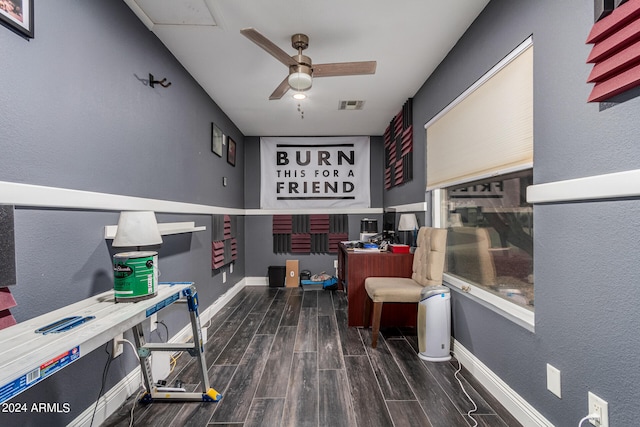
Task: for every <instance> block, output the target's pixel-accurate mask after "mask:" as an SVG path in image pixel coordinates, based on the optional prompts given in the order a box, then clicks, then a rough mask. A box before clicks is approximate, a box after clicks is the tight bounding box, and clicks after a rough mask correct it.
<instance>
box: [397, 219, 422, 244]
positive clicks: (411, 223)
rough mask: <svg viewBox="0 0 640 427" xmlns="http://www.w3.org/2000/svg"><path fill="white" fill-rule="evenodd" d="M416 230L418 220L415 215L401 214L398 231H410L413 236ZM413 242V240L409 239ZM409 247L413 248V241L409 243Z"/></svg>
mask: <svg viewBox="0 0 640 427" xmlns="http://www.w3.org/2000/svg"><path fill="white" fill-rule="evenodd" d="M417 229H418V218H416V214H402V215H400V222H399V223H398V231H411V232H412V234H415V232H416V230H417ZM410 240H413V239H410ZM409 246H413V241H410V242H409Z"/></svg>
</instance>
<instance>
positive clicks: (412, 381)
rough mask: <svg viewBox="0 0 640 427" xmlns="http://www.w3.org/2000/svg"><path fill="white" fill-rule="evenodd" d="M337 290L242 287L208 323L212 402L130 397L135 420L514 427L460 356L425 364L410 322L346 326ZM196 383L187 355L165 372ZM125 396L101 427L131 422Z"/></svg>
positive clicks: (214, 425)
mask: <svg viewBox="0 0 640 427" xmlns="http://www.w3.org/2000/svg"><path fill="white" fill-rule="evenodd" d="M346 309H347V299H346V297H345V295H344V293H343V292H341V291H335V292H331V291H303V290H302V289H299V288H278V289H273V288H266V287H247V288H245V289H243V290H242V291H241V292H240V293H239V294H238V295H237V296H236V297H234V299H233V300H232V301H230V302H229V303H228V304H227V305H226V306H225V307H224V308H222V309H221V310H220V311H219V312H218V313H217V314H216V315H215V316H214V317H213V318H212V320H211V322H210V324H209V327H208V336H209V340H208V342H207V344H206V346H205V347H206V360H207V364H208V367H209V368H208V374H209V381H210V383H211V387H213V388H214V389H216V390H217V391H218V392H220V393H222V394H223V398H222V399H221V400H220V401H219V402H215V403H152V404H149V405H143V404H140V403H138V404H136V407H135V409H134V423H133V425H135V426H154V427H155V426H200V427H205V426H209V427H221V426H236V427H253V426H268V427H278V426H283V427H285V426H286V427H289V426H290V427H304V426H313V427H324V426H331V427H339V426H345V427H352V426H360V427H377V426H380V427H387V426H392V427H409V426H411V427H415V426H433V427H437V426H443V427H452V426H462V427H467V426H474V425H475V422H477V424H478V425H479V426H492V427H496V426H504V427H513V426H520V423H518V421H517V420H515V419H514V418H513V417H512V416H511V415H510V414H509V413H508V412H507V411H506V410H505V409H504V408H502V407H501V405H500V404H499V403H498V402H497V401H496V399H495V398H493V397H492V396H491V395H489V394H488V393H487V391H486V390H484V388H483V387H482V386H481V385H480V384H479V383H478V382H477V380H475V378H473V377H472V376H471V375H470V374H469V373H468V372H467V371H466V370H465V369H463V370H462V372H460V374H459V375H458V376H459V377H461V378H462V383H463V384H464V387H465V389H466V390H467V393H469V395H470V396H471V397H472V398H473V399H474V401H475V403H476V405H477V407H478V410H477V411H476V412H475V413H474V414H473V415H472V417H473V418H474V419H475V421H474V420H472V419H471V418H470V417H469V416H468V415H467V412H468V411H469V410H471V409H472V408H473V405H472V404H471V403H470V402H469V401H468V400H467V398H466V396H465V395H464V393H463V392H462V390H461V389H460V385H459V383H458V381H457V380H456V379H455V378H454V373H455V371H456V369H457V362H455V360H454V361H451V362H440V363H433V362H425V361H423V360H421V359H420V358H419V357H418V356H417V337H416V335H415V331H414V330H408V331H400V330H397V329H393V330H386V331H385V330H383V331H382V332H381V335H382V336H381V337H380V339H379V341H378V347H377V348H376V349H372V348H371V330H370V329H360V328H348V327H347V310H346ZM167 380H168V382H169V385H174V384H175V383H176V381H180V382H182V383H183V384H187V385H188V387H189V388H190V389H194V390H195V389H196V387H197V385H198V383H199V379H198V373H197V367H196V364H195V363H194V359H192V358H191V357H189V355H188V354H184V355H182V356H181V357H179V358H178V360H177V363H176V367H175V369H174V370H173V372H172V373H171V375H170V377H169V378H168V379H167ZM134 401H135V399H134V398H133V397H131V398H130V399H129V400H128V401H127V403H125V405H123V407H122V408H120V409H119V410H118V411H116V413H114V414H113V415H112V416H111V417H110V418H109V419H107V420H106V422H105V423H104V424H103V426H106V427H116V426H117V427H120V426H127V425H129V422H130V410H131V406H132V405H133V403H134Z"/></svg>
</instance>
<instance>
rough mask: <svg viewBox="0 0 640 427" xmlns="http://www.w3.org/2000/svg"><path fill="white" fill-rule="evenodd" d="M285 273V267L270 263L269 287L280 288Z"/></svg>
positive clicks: (282, 284)
mask: <svg viewBox="0 0 640 427" xmlns="http://www.w3.org/2000/svg"><path fill="white" fill-rule="evenodd" d="M286 275H287V272H286V267H285V266H284V265H282V266H280V265H271V266H269V287H270V288H281V287H283V286H284V279H285V277H286Z"/></svg>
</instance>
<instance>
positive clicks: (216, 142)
mask: <svg viewBox="0 0 640 427" xmlns="http://www.w3.org/2000/svg"><path fill="white" fill-rule="evenodd" d="M223 140H224V134H223V133H222V131H221V130H220V128H219V127H218V126H216V125H215V123H211V151H212V152H214V153H215V154H217V155H218V156H220V157H222V141H223Z"/></svg>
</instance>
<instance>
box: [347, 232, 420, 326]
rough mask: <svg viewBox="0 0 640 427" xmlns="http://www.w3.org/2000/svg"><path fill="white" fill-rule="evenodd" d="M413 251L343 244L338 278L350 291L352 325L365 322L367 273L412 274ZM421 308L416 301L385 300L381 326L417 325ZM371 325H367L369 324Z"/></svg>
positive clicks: (350, 320)
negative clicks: (374, 249) (372, 249)
mask: <svg viewBox="0 0 640 427" xmlns="http://www.w3.org/2000/svg"><path fill="white" fill-rule="evenodd" d="M412 264H413V254H394V253H391V252H354V251H351V250H348V249H347V248H346V247H345V246H344V245H343V244H340V250H339V251H338V281H339V286H340V288H341V289H344V290H345V291H346V292H347V299H348V301H349V312H348V315H347V317H348V321H349V326H365V325H364V304H365V301H366V298H368V296H367V291H366V290H365V288H364V280H365V279H366V278H367V277H411V267H412ZM417 312H418V308H417V305H415V304H392V303H385V304H384V307H383V309H382V320H381V321H380V325H381V326H416V316H417ZM367 326H368V325H367Z"/></svg>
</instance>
